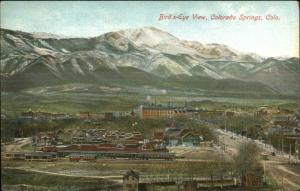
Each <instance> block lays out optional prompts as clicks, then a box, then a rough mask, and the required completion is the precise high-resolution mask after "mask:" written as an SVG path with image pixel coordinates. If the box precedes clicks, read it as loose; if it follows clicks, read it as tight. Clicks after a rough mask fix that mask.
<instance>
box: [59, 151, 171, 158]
mask: <svg viewBox="0 0 300 191" xmlns="http://www.w3.org/2000/svg"><path fill="white" fill-rule="evenodd" d="M88 154H90V155H95V156H96V158H113V159H116V158H125V159H133V160H149V159H162V160H174V159H175V154H174V153H166V152H121V151H118V152H114V151H58V156H60V157H66V156H69V157H70V156H72V157H73V156H74V155H77V156H85V155H88ZM73 158H74V157H73Z"/></svg>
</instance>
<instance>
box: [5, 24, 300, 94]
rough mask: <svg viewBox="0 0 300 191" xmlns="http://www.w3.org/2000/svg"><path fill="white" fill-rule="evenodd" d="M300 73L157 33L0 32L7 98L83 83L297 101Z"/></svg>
mask: <svg viewBox="0 0 300 191" xmlns="http://www.w3.org/2000/svg"><path fill="white" fill-rule="evenodd" d="M299 71H300V68H299V58H295V57H291V58H273V57H270V58H265V57H262V56H259V55H257V54H254V53H243V52H239V51H237V50H234V49H232V48H230V47H228V46H226V45H223V44H217V43H212V44H203V43H200V42H196V41H186V40H182V39H179V38H177V37H175V36H173V35H172V34H169V33H167V32H165V31H162V30H160V29H157V28H154V27H143V28H136V29H126V30H120V31H115V32H109V33H105V34H102V35H100V36H97V37H91V38H74V37H66V36H59V35H53V34H47V33H32V34H31V33H26V32H21V31H13V30H8V29H1V91H4V92H18V91H24V90H27V89H30V88H40V87H45V88H46V87H47V88H49V87H57V86H63V87H65V86H66V85H68V84H74V83H81V84H93V85H101V86H106V87H110V88H111V87H121V88H124V89H126V88H127V87H131V88H138V87H143V88H145V87H146V88H147V87H151V88H153V89H167V90H172V91H182V92H184V91H190V92H195V93H196V94H197V93H199V94H201V93H200V92H202V93H203V92H206V94H207V95H209V94H210V92H216V94H223V95H227V94H228V95H229V96H230V95H241V96H243V95H249V94H250V95H256V94H259V95H265V96H266V97H267V96H268V95H285V96H292V97H298V96H299V95H300V94H299V93H300V87H299V84H300V83H299V79H300V78H299V75H300V73H299ZM94 89H95V88H90V89H89V91H91V92H92V91H93V90H94Z"/></svg>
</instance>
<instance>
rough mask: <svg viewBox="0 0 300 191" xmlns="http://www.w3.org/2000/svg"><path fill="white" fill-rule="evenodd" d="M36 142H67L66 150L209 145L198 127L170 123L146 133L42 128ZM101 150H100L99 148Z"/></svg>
mask: <svg viewBox="0 0 300 191" xmlns="http://www.w3.org/2000/svg"><path fill="white" fill-rule="evenodd" d="M33 144H34V145H35V146H36V147H41V148H42V149H43V151H47V152H55V151H56V149H55V148H53V147H54V146H57V145H61V146H60V147H61V148H62V147H63V145H67V146H65V147H64V148H65V149H66V150H77V151H93V150H99V149H100V150H101V151H119V150H125V151H140V150H142V151H162V152H164V151H167V149H166V147H175V146H185V147H197V146H201V145H203V144H206V145H207V142H205V139H204V137H203V135H201V133H200V132H199V131H197V130H193V129H186V128H183V127H181V126H174V125H173V126H168V127H166V128H165V130H161V131H155V132H153V135H151V136H149V137H146V136H145V135H144V134H142V133H141V132H124V131H119V130H107V129H98V128H96V129H82V130H72V131H70V132H62V131H57V132H40V133H38V134H36V136H34V138H33ZM100 150H99V151H100Z"/></svg>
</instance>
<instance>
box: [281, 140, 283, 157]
mask: <svg viewBox="0 0 300 191" xmlns="http://www.w3.org/2000/svg"><path fill="white" fill-rule="evenodd" d="M281 152H282V154H283V138H281Z"/></svg>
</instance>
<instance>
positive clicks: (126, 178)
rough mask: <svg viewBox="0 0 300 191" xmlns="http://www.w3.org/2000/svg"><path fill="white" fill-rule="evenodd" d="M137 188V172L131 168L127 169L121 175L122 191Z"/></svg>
mask: <svg viewBox="0 0 300 191" xmlns="http://www.w3.org/2000/svg"><path fill="white" fill-rule="evenodd" d="M138 190H139V174H138V173H136V172H134V171H133V170H129V171H127V172H126V173H125V174H124V175H123V191H138Z"/></svg>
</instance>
